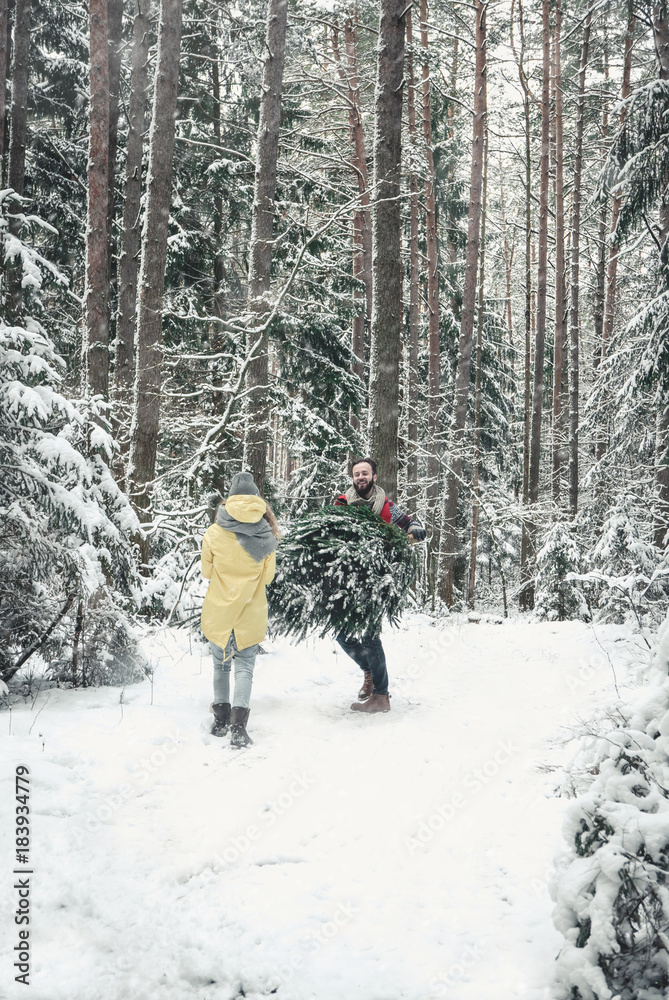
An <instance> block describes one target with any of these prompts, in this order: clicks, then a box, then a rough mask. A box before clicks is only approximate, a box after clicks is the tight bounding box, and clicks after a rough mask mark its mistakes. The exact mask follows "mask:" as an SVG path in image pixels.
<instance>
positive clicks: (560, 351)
mask: <svg viewBox="0 0 669 1000" xmlns="http://www.w3.org/2000/svg"><path fill="white" fill-rule="evenodd" d="M561 33H562V4H561V2H560V0H558V3H557V5H556V9H555V31H554V39H555V41H554V52H555V56H554V64H555V345H554V348H553V442H552V445H553V447H552V451H553V484H552V485H553V500H554V501H555V503H556V504H557V505H559V503H560V494H561V486H562V455H563V449H564V443H565V442H564V409H565V407H564V398H563V395H562V372H563V358H564V347H565V337H564V328H565V318H566V317H565V257H564V169H563V151H564V141H563V126H562V53H561V38H560V36H561Z"/></svg>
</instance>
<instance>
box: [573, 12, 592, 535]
mask: <svg viewBox="0 0 669 1000" xmlns="http://www.w3.org/2000/svg"><path fill="white" fill-rule="evenodd" d="M591 23H592V4H591V5H590V7H589V9H588V13H587V16H586V19H585V24H584V25H583V42H582V45H581V65H580V68H579V74H578V100H577V104H576V143H575V146H576V149H575V157H574V186H573V192H572V226H571V308H570V313H569V511H570V513H571V516H572V517H575V516H576V511H577V509H578V430H579V428H578V422H579V419H578V418H579V377H580V373H579V333H580V323H579V315H578V308H579V302H578V300H579V293H580V289H579V267H580V240H581V176H582V173H583V116H584V113H585V74H586V69H587V65H588V49H589V45H590V25H591Z"/></svg>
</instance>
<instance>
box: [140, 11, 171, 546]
mask: <svg viewBox="0 0 669 1000" xmlns="http://www.w3.org/2000/svg"><path fill="white" fill-rule="evenodd" d="M181 20H182V0H162V3H161V9H160V29H159V34H158V52H157V55H156V76H155V85H154V95H153V111H152V115H151V129H150V132H149V171H148V177H149V180H148V191H147V197H146V213H145V217H144V227H143V231H142V255H141V261H140V268H139V279H138V298H139V303H138V309H137V375H136V378H135V383H134V396H133V415H132V426H131V429H130V461H129V465H128V479H129V481H130V483H131V494H132V497H133V501H134V503H135V506H136V507H137V509H138V510H139V511H140V514H141V515H143V516H146V514H147V512H148V510H149V507H150V502H151V499H150V491H151V484H152V482H153V479H154V477H155V470H156V451H157V447H158V429H159V423H160V392H161V361H162V312H163V290H164V284H165V264H166V260H167V236H168V229H169V218H170V202H171V195H172V158H173V154H174V123H175V118H176V111H177V92H178V85H179V55H180V50H181ZM143 555H144V561H145V562H146V551H145V552H144V553H143Z"/></svg>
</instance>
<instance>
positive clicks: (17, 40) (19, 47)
mask: <svg viewBox="0 0 669 1000" xmlns="http://www.w3.org/2000/svg"><path fill="white" fill-rule="evenodd" d="M30 16H31V0H16V7H15V8H14V45H13V48H14V51H13V54H12V103H11V109H10V122H9V126H10V131H9V164H8V168H7V187H10V188H12V189H13V190H14V191H16V193H17V194H18V195H22V194H23V187H24V181H25V171H26V145H27V142H28V75H29V70H30ZM17 210H19V211H20V209H18V206H17ZM19 228H20V223H19V222H18V221H16V220H15V219H11V218H10V220H9V231H10V233H12V235H14V236H16V235H18V232H19ZM21 277H22V270H21V264H20V262H19V261H17V260H14V261H13V263H12V264H10V265H9V266H8V268H7V289H8V296H7V299H8V301H7V315H8V319H9V321H10V322H17V321H18V319H19V318H20V316H21V312H22V309H23V295H22V291H21Z"/></svg>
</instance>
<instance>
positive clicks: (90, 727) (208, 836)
mask: <svg viewBox="0 0 669 1000" xmlns="http://www.w3.org/2000/svg"><path fill="white" fill-rule="evenodd" d="M600 644H601V645H600ZM385 646H386V651H387V655H388V663H389V672H390V677H391V692H392V694H393V698H392V711H391V712H390V713H389V714H387V715H380V716H375V717H365V716H362V717H360V716H357V715H355V714H353V713H351V712H350V711H349V709H348V706H349V705H350V703H351V701H352V700H354V697H355V694H356V692H357V689H358V686H359V682H360V676H361V675H360V671H359V670H358V669H357V668H356V667H355V666H354V665H353V664H352V663H351V661H349V660H348V659H347V658H346V657H345V656H344V655H343V653H341V652H336V651H335V647H334V646H333V645H332V643H330V642H328V641H324V642H318V643H315V644H309V645H303V646H301V647H291V646H290V645H288V644H287V643H285V642H282V643H276V644H272V643H268V644H267V648H268V650H269V655H266V656H262V657H260V658H259V661H258V664H257V666H256V678H255V689H254V697H253V701H252V709H251V716H250V720H249V732H250V734H251V735H252V737H253V738H254V740H255V741H256V743H255V746H254V747H251V748H249V749H248V750H246V751H234V750H231V749H230V747H229V745H228V740H227V739H225V740H219V739H216V738H214V737H211V736H210V735H209V733H208V728H209V726H210V724H211V716H210V715H209V714H208V705H209V702H210V700H211V667H210V662H209V659H208V656H207V655H206V653H205V651H204V649H203V648H202V647H200V646H193V648H192V650H191V648H190V646H189V641H188V638H187V637H184V636H183V635H182V634H180V633H176V634H175V633H173V632H167V633H159V634H157V635H155V636H154V637H153V639H152V640H151V641H150V642H149V643H148V644H147V650H148V652H149V653H150V655H151V659H152V661H153V662H154V663H155V664H156V671H155V677H154V683H153V690H152V687H151V684H150V683H149V681H146V682H145V683H143V684H141V685H137V686H134V687H130V688H127V689H125V690H124V691H123V692H121V691H120V690H119V689H116V688H111V689H110V688H106V689H97V690H85V691H65V690H51V691H48V692H43V693H41V694H39V696H38V697H37V699H36V702H35V704H34V705H33V704H32V703H31V701H28V702H27V703H26V704H18V705H15V706H14V707H13V711H12V712H11V718H10V713H9V712H7V711H5V712H3V713H2V714H1V715H0V726H2V727H3V730H4V732H3V736H2V750H3V764H2V776H3V789H4V791H3V794H2V797H1V802H0V818H1V820H2V830H3V839H2V843H3V850H2V857H3V859H4V867H3V874H2V886H3V897H4V900H5V902H6V901H9V904H8V905H4V906H3V914H4V915H3V918H2V919H3V927H2V947H1V949H0V995H2V996H4V997H7V998H10V1000H13V998H14V997H30V998H31V1000H121V998H131V1000H191V998H198V1000H234V998H237V997H241V996H245V997H247V998H251V1000H253V998H256V1000H257V998H260V997H266V996H268V995H270V994H273V995H275V996H277V998H278V1000H307V998H308V1000H437V998H441V997H444V998H448V1000H507V998H509V1000H510V998H516V997H521V998H524V1000H549V998H550V995H551V991H550V981H551V972H552V962H553V959H554V957H555V955H556V954H557V951H558V949H559V947H560V942H561V939H560V936H559V935H558V934H557V933H556V931H555V930H554V929H553V927H552V923H551V909H552V904H551V902H550V899H549V897H548V892H547V888H546V880H547V878H548V877H549V875H550V870H551V865H552V859H553V856H554V854H555V852H556V850H560V849H561V848H562V839H561V834H560V824H561V814H562V811H563V809H564V807H565V800H563V799H557V798H554V797H551V796H550V791H551V789H552V787H554V785H555V783H556V777H555V774H551V773H549V772H548V771H547V769H546V765H553V766H554V765H556V764H557V763H559V761H560V760H561V759H562V758H563V756H564V754H565V752H566V751H565V749H564V748H562V747H556V744H555V742H554V741H555V738H556V736H558V735H560V734H561V733H564V729H563V727H564V726H568V725H569V724H570V722H573V721H574V720H575V718H577V717H582V718H587V715H588V713H589V710H590V709H591V708H592V707H593V706H594V705H595V704H597V703H601V702H602V701H609V700H610V699H612V698H613V697H614V695H615V692H614V689H613V678H612V669H611V664H613V665H614V667H615V668H616V671H617V675H618V682H619V684H620V683H621V682H622V681H625V679H627V680H628V681H630V680H632V681H633V680H634V672H633V671H632V672H631V673H629V672H627V670H626V665H627V664H628V663H630V662H634V663H635V664H636V665H641V664H642V663H643V662H644V659H645V654H644V652H643V651H642V649H641V648H640V646H641V643H640V640H639V639H638V638H637V637H634V636H633V635H631V634H630V633H629V631H627V630H626V629H624V628H622V627H617V626H615V627H614V626H608V627H604V626H597V627H596V628H595V630H594V631H593V628H592V627H591V626H588V625H584V624H581V623H576V622H571V623H564V624H528V623H526V622H518V621H513V622H505V623H503V624H495V623H493V622H486V621H483V622H480V623H478V624H476V623H470V622H467V621H465V620H463V619H457V618H451V619H446V620H444V621H443V622H441V623H437V624H435V623H434V622H432V621H431V620H430V619H428V618H426V617H422V616H412V617H411V618H409V619H408V620H407V621H406V622H405V624H404V627H403V628H402V629H401V630H400V631H399V632H388V633H387V634H386V636H385ZM606 654H608V656H607V655H606ZM609 657H610V661H611V662H609ZM10 729H11V731H10ZM20 764H25V765H27V766H28V767H29V768H30V780H31V809H32V813H31V821H32V844H31V862H32V871H33V872H34V874H32V875H31V882H30V891H31V896H30V906H31V924H30V932H31V936H30V940H29V944H30V952H31V956H32V957H31V973H30V986H29V988H28V989H26V987H25V986H24V985H23V984H19V983H16V982H14V975H15V974H16V973H15V970H14V969H13V968H12V965H13V962H14V961H15V954H16V953H15V952H14V951H13V948H14V946H15V945H17V944H18V942H19V939H18V930H19V928H18V927H17V926H15V925H14V923H13V911H14V909H15V907H16V905H17V892H18V890H16V889H14V888H12V886H13V884H14V883H13V882H12V879H13V878H15V876H13V875H12V874H11V872H12V867H13V865H14V852H15V848H14V835H13V826H14V824H13V815H14V805H15V802H14V786H13V782H14V772H15V767H16V766H17V765H20Z"/></svg>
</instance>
